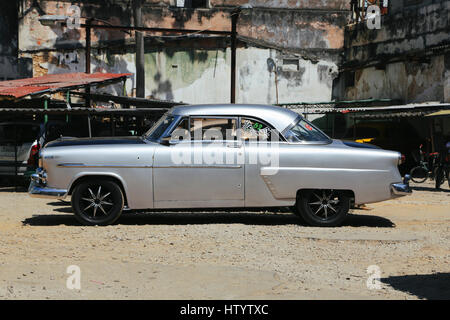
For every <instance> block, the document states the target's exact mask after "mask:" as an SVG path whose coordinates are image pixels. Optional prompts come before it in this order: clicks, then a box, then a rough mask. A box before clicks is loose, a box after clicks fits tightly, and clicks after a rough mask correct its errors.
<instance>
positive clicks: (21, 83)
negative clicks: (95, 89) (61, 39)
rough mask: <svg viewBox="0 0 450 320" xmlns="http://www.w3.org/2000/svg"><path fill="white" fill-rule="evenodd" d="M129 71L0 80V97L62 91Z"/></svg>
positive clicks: (108, 79)
mask: <svg viewBox="0 0 450 320" xmlns="http://www.w3.org/2000/svg"><path fill="white" fill-rule="evenodd" d="M131 75H132V74H131V73H92V74H87V73H81V72H79V73H64V74H49V75H45V76H42V77H36V78H27V79H19V80H11V81H1V82H0V97H5V98H13V99H18V98H23V97H26V96H29V95H35V94H40V93H44V92H57V91H64V90H65V89H69V88H77V87H82V86H85V85H88V84H98V83H102V82H105V81H111V80H118V79H120V78H124V77H128V76H131Z"/></svg>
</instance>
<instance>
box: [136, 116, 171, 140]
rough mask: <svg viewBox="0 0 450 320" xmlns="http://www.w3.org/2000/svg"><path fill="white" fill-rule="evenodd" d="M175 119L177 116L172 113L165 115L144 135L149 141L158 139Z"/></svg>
mask: <svg viewBox="0 0 450 320" xmlns="http://www.w3.org/2000/svg"><path fill="white" fill-rule="evenodd" d="M174 119H175V117H174V116H173V115H171V114H165V115H163V116H162V117H161V119H159V120H158V121H157V122H156V123H155V124H154V125H153V127H151V128H150V130H148V131H147V132H146V133H145V134H144V135H143V136H142V137H143V138H144V139H146V140H149V141H153V142H156V141H158V139H159V138H160V137H161V135H162V134H163V133H164V132H165V131H166V130H167V128H168V127H169V126H170V124H171V123H172V122H173V120H174Z"/></svg>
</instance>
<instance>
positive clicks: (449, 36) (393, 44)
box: [335, 0, 450, 103]
mask: <svg viewBox="0 0 450 320" xmlns="http://www.w3.org/2000/svg"><path fill="white" fill-rule="evenodd" d="M390 2H391V4H390V8H389V13H388V14H386V15H384V16H383V17H382V19H381V28H380V29H369V28H367V26H366V24H365V23H364V22H363V23H359V24H354V25H350V26H348V27H347V28H346V32H345V60H344V62H343V65H342V70H343V71H344V72H343V74H342V77H341V81H340V82H339V84H340V85H339V87H337V88H336V90H335V91H336V92H337V94H336V96H337V97H338V98H340V99H350V100H352V99H369V98H372V99H383V98H390V99H398V100H401V101H402V102H403V103H420V102H428V101H438V102H450V22H449V14H450V1H442V0H419V1H417V0H405V1H390Z"/></svg>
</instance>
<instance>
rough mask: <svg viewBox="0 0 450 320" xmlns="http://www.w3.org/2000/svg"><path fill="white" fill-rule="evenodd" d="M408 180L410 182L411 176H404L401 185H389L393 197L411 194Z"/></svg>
mask: <svg viewBox="0 0 450 320" xmlns="http://www.w3.org/2000/svg"><path fill="white" fill-rule="evenodd" d="M409 180H411V176H410V175H409V174H406V175H405V177H404V178H403V183H393V184H392V185H391V192H392V194H393V195H395V196H407V195H409V194H411V193H412V190H411V188H410V186H409Z"/></svg>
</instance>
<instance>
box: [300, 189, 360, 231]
mask: <svg viewBox="0 0 450 320" xmlns="http://www.w3.org/2000/svg"><path fill="white" fill-rule="evenodd" d="M351 200H352V198H351V196H350V195H349V194H348V192H345V191H340V190H303V191H302V192H300V193H299V197H298V199H297V203H296V207H297V210H298V213H299V215H300V216H301V217H302V218H303V220H304V221H305V222H306V223H307V224H309V225H311V226H316V227H336V226H339V225H341V224H342V222H344V220H345V218H346V217H347V214H348V211H349V210H350V202H351Z"/></svg>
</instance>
